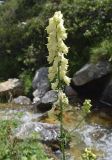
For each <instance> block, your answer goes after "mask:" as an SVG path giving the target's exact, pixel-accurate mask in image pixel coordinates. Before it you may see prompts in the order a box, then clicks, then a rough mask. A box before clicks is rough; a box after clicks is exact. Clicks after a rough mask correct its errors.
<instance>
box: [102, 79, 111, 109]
mask: <svg viewBox="0 0 112 160" xmlns="http://www.w3.org/2000/svg"><path fill="white" fill-rule="evenodd" d="M100 101H101V102H102V103H104V104H106V105H109V106H112V79H111V80H110V81H109V83H108V84H107V86H106V88H105V89H104V91H103V94H102V96H101V99H100Z"/></svg>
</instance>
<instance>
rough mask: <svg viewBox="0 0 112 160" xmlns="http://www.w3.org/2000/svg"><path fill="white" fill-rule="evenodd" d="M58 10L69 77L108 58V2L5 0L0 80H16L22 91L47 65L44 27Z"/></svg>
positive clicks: (111, 2) (0, 19)
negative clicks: (66, 37) (66, 50)
mask: <svg viewBox="0 0 112 160" xmlns="http://www.w3.org/2000/svg"><path fill="white" fill-rule="evenodd" d="M57 10H61V11H62V13H63V15H64V19H65V26H66V28H67V32H68V39H67V41H66V44H67V46H69V47H70V49H69V54H68V57H67V58H69V64H70V67H69V74H70V76H72V75H73V73H74V72H75V71H76V70H77V69H79V68H80V67H81V66H82V65H83V64H85V63H86V62H88V61H89V60H92V61H94V62H96V61H97V60H99V59H108V60H111V57H112V52H111V50H112V0H5V3H3V4H2V5H0V81H2V80H7V79H8V78H13V77H20V78H21V79H22V80H23V82H24V83H25V90H26V91H25V92H26V94H27V93H28V91H29V89H30V87H31V80H32V77H33V75H34V73H35V71H36V70H37V69H38V68H40V67H41V66H47V61H46V56H47V55H48V51H47V48H46V45H45V44H46V43H47V38H46V37H47V34H46V30H45V28H46V26H47V25H48V19H49V18H50V17H51V16H52V15H53V14H54V12H55V11H57Z"/></svg>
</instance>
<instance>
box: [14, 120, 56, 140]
mask: <svg viewBox="0 0 112 160" xmlns="http://www.w3.org/2000/svg"><path fill="white" fill-rule="evenodd" d="M36 133H37V134H36ZM33 134H35V136H33ZM39 135H40V136H39ZM58 135H59V126H58V125H54V124H48V123H41V122H28V123H24V124H22V125H21V126H20V127H19V128H17V129H16V131H15V137H16V138H18V139H22V140H24V139H26V138H32V139H33V138H34V139H35V140H36V139H37V140H41V141H44V142H48V141H52V142H53V141H57V139H58Z"/></svg>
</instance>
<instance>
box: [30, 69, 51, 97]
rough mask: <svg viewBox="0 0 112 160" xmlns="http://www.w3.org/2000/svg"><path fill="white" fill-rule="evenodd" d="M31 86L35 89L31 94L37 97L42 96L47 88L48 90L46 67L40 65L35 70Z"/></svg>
mask: <svg viewBox="0 0 112 160" xmlns="http://www.w3.org/2000/svg"><path fill="white" fill-rule="evenodd" d="M32 86H33V89H34V90H35V91H34V92H33V96H34V97H38V98H41V97H43V96H44V94H45V93H46V92H47V91H48V90H50V83H49V80H48V68H46V67H42V68H40V69H39V70H37V72H36V74H35V76H34V79H33V82H32Z"/></svg>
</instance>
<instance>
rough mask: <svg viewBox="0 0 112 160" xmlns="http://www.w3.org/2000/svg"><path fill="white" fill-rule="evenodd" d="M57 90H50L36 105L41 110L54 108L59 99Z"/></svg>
mask: <svg viewBox="0 0 112 160" xmlns="http://www.w3.org/2000/svg"><path fill="white" fill-rule="evenodd" d="M57 96H58V95H57V92H56V91H53V90H51V91H48V92H47V93H46V94H45V95H44V96H43V97H42V98H41V99H40V101H38V103H37V104H36V107H37V108H38V109H39V110H40V111H47V110H49V109H51V108H52V105H53V103H54V102H56V101H57Z"/></svg>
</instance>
